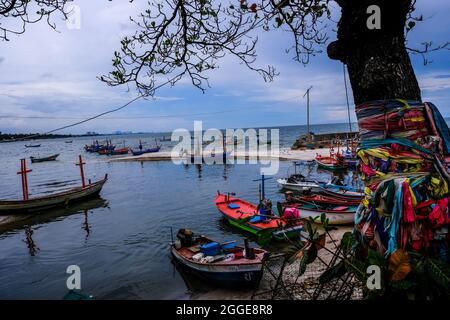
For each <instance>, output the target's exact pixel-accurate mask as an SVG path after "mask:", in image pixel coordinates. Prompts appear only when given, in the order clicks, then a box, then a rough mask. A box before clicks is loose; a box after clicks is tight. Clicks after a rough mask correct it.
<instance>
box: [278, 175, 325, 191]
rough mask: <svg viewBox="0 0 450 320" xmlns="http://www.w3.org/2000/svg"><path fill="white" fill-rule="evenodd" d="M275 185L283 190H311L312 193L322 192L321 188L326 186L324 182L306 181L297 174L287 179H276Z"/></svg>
mask: <svg viewBox="0 0 450 320" xmlns="http://www.w3.org/2000/svg"><path fill="white" fill-rule="evenodd" d="M277 183H278V184H279V185H280V186H281V187H282V188H284V189H288V190H294V191H303V190H305V189H308V190H311V192H313V193H318V192H320V191H321V190H322V186H323V185H324V184H326V182H324V181H316V180H311V179H307V178H306V177H305V176H303V175H302V174H299V173H295V174H293V175H291V176H290V177H289V178H287V179H285V178H282V179H278V180H277Z"/></svg>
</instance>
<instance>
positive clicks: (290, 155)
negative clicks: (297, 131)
mask: <svg viewBox="0 0 450 320" xmlns="http://www.w3.org/2000/svg"><path fill="white" fill-rule="evenodd" d="M216 152H217V153H218V154H220V153H221V152H222V150H217V151H216ZM317 154H319V155H321V156H326V155H329V154H330V149H329V148H324V149H314V150H310V149H308V150H291V149H289V148H282V149H280V152H279V153H278V154H276V153H270V151H269V152H267V154H264V153H261V154H260V155H258V152H257V151H256V150H250V151H232V152H231V155H230V157H231V158H232V159H233V158H234V159H236V160H238V159H239V160H249V159H260V160H276V159H278V160H280V161H295V160H302V161H311V160H314V158H315V157H316V155H317ZM185 157H186V156H185ZM182 159H183V157H181V156H178V155H177V156H174V157H172V153H171V152H170V151H163V152H161V151H160V152H155V153H145V154H143V155H140V156H126V157H119V158H113V159H111V160H110V161H169V160H182Z"/></svg>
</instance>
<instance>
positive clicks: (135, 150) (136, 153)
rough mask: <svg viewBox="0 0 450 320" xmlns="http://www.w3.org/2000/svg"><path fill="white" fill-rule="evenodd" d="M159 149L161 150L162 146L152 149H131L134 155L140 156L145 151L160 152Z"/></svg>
mask: <svg viewBox="0 0 450 320" xmlns="http://www.w3.org/2000/svg"><path fill="white" fill-rule="evenodd" d="M159 150H161V146H156V147H155V148H150V149H131V153H132V154H133V156H140V155H142V154H144V153H155V152H159Z"/></svg>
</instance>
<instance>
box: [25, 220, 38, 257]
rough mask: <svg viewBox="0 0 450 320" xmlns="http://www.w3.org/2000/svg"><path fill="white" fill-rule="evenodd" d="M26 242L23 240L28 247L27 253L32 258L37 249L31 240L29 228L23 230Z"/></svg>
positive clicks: (31, 230)
mask: <svg viewBox="0 0 450 320" xmlns="http://www.w3.org/2000/svg"><path fill="white" fill-rule="evenodd" d="M25 235H26V240H24V241H25V242H26V244H27V247H28V252H29V253H30V256H34V255H35V254H36V252H37V251H38V250H39V248H38V247H37V246H36V243H35V242H34V240H33V229H31V227H30V226H28V227H26V228H25Z"/></svg>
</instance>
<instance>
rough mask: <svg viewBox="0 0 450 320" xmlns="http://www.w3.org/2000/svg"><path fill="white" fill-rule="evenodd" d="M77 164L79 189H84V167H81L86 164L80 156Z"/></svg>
mask: <svg viewBox="0 0 450 320" xmlns="http://www.w3.org/2000/svg"><path fill="white" fill-rule="evenodd" d="M78 161H79V162H78V163H77V164H76V165H77V166H80V175H81V187H82V188H83V189H84V188H86V182H85V181H84V167H83V165H84V164H86V162H83V157H81V155H79V156H78Z"/></svg>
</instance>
